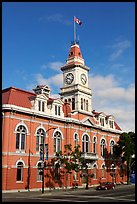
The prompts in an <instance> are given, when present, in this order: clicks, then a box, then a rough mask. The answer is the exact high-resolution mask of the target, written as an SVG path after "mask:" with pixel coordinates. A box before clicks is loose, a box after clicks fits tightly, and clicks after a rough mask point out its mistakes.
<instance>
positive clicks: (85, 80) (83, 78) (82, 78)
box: [81, 74, 87, 85]
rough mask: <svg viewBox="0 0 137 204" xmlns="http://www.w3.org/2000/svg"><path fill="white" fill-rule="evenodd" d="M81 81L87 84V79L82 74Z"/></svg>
mask: <svg viewBox="0 0 137 204" xmlns="http://www.w3.org/2000/svg"><path fill="white" fill-rule="evenodd" d="M81 81H82V84H83V85H85V84H86V82H87V77H86V75H85V74H81Z"/></svg>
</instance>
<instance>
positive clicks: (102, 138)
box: [99, 136, 107, 146]
mask: <svg viewBox="0 0 137 204" xmlns="http://www.w3.org/2000/svg"><path fill="white" fill-rule="evenodd" d="M102 139H104V140H105V144H106V146H107V141H106V138H105V137H104V136H102V137H101V138H100V143H99V144H100V145H101V140H102Z"/></svg>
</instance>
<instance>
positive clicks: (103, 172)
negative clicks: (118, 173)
mask: <svg viewBox="0 0 137 204" xmlns="http://www.w3.org/2000/svg"><path fill="white" fill-rule="evenodd" d="M101 171H102V178H105V177H106V176H105V164H103V165H102V169H101Z"/></svg>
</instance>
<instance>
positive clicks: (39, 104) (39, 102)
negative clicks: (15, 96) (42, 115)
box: [38, 101, 41, 111]
mask: <svg viewBox="0 0 137 204" xmlns="http://www.w3.org/2000/svg"><path fill="white" fill-rule="evenodd" d="M38 106H39V111H41V101H38Z"/></svg>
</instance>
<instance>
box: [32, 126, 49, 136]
mask: <svg viewBox="0 0 137 204" xmlns="http://www.w3.org/2000/svg"><path fill="white" fill-rule="evenodd" d="M39 129H43V130H44V132H45V137H48V136H47V130H46V129H45V128H44V126H43V124H41V125H39V126H38V127H37V128H36V130H35V134H34V136H37V131H38V130H39Z"/></svg>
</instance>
